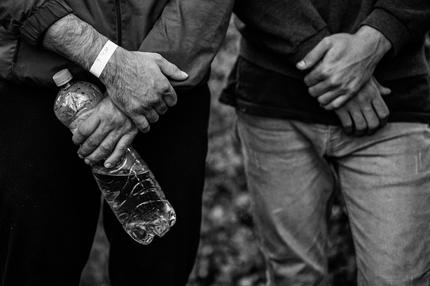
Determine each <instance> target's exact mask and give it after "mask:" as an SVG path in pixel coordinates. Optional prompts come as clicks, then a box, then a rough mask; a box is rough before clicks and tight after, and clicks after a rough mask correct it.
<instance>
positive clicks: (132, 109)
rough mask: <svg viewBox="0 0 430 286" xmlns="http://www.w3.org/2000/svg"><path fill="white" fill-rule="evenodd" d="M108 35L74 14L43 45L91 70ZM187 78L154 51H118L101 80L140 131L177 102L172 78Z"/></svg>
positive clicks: (50, 32) (54, 27)
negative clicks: (171, 81) (170, 80)
mask: <svg viewBox="0 0 430 286" xmlns="http://www.w3.org/2000/svg"><path fill="white" fill-rule="evenodd" d="M107 40H108V39H107V38H106V37H105V36H103V35H102V34H100V33H99V32H97V31H96V30H95V29H94V28H93V27H92V26H91V25H89V24H87V23H85V22H84V21H82V20H81V19H79V18H78V17H76V16H74V15H68V16H66V17H63V18H62V19H60V20H59V21H57V22H56V23H55V24H53V25H52V26H51V27H50V28H49V29H48V30H47V32H46V35H45V38H44V41H43V45H44V47H45V48H47V49H49V50H52V51H54V52H56V53H58V54H60V55H62V56H64V57H65V58H67V59H69V60H71V61H73V62H75V63H77V64H79V65H80V66H82V67H83V68H84V69H86V70H89V69H90V68H91V66H92V64H93V62H94V61H95V59H96V58H97V55H98V54H99V52H100V51H101V49H102V48H103V46H104V44H105V43H106V41H107ZM168 78H169V79H172V80H177V81H181V80H185V79H186V78H187V74H185V73H183V72H182V71H180V70H179V69H178V68H177V67H176V66H175V65H173V64H171V63H169V62H168V61H167V60H165V59H164V58H163V57H161V56H160V55H158V54H154V53H144V52H131V51H127V50H125V49H123V48H121V47H118V49H117V50H116V51H115V53H114V55H113V56H112V58H111V59H110V60H109V62H108V64H107V66H106V68H105V69H104V71H103V73H102V74H101V76H100V80H101V81H102V83H103V84H104V85H105V86H106V89H107V94H108V96H109V97H110V98H111V99H112V101H113V102H114V103H115V105H116V106H117V107H118V108H119V109H121V111H123V112H124V113H125V114H126V115H127V116H128V117H130V118H131V119H132V120H133V122H134V123H135V124H136V126H137V127H138V128H139V129H140V130H141V131H144V132H145V131H148V130H149V123H153V122H156V121H157V120H158V119H159V115H162V114H164V113H165V112H166V110H167V108H168V107H171V106H173V105H175V104H176V100H177V98H176V93H175V91H174V89H173V87H172V86H171V84H170V82H169V79H168Z"/></svg>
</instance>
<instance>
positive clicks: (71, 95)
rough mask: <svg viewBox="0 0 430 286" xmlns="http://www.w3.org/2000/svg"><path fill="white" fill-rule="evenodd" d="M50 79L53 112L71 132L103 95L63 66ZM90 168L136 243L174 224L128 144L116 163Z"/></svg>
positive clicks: (149, 175)
mask: <svg viewBox="0 0 430 286" xmlns="http://www.w3.org/2000/svg"><path fill="white" fill-rule="evenodd" d="M53 79H54V82H55V84H56V85H57V86H58V87H60V88H61V89H60V91H59V92H58V95H57V98H56V100H55V104H54V112H55V115H56V116H57V118H58V119H59V120H60V121H61V122H62V123H63V124H64V125H66V126H67V127H69V128H70V130H71V131H72V132H73V131H74V130H75V129H76V128H77V126H78V125H79V122H81V121H82V120H84V119H86V118H87V117H88V116H89V115H90V114H91V112H92V111H93V108H94V107H95V106H96V105H97V104H98V103H99V102H100V101H101V100H102V98H103V97H104V96H103V94H102V93H101V91H100V90H99V88H98V87H97V86H95V85H93V84H91V83H88V82H82V81H80V82H73V81H72V80H73V76H72V75H71V73H70V72H69V70H67V69H65V70H61V71H60V72H58V73H56V74H55V75H54V77H53ZM92 172H93V175H94V178H95V179H96V181H97V184H98V186H99V188H100V190H101V192H102V194H103V196H104V198H105V200H106V201H107V203H108V204H109V206H110V207H111V209H112V211H113V212H114V214H115V216H116V217H117V219H118V220H119V222H120V223H121V224H122V226H123V228H124V230H125V231H126V232H127V233H128V234H129V235H130V236H131V237H132V238H133V239H134V240H135V241H137V242H138V243H141V244H145V245H147V244H149V243H151V241H152V240H153V239H154V237H155V236H159V237H161V236H163V235H164V234H165V233H166V232H167V231H169V229H170V227H172V226H173V225H174V224H175V221H176V214H175V211H174V210H173V208H172V206H171V205H170V203H169V202H168V201H167V200H166V198H165V196H164V193H163V191H162V190H161V188H160V185H159V184H158V182H157V181H156V180H155V178H154V175H153V174H152V172H151V171H150V170H149V168H148V166H147V165H146V163H145V162H144V161H143V160H142V159H141V158H140V156H139V154H138V153H137V152H136V151H135V150H134V149H133V148H132V147H129V148H128V149H127V151H126V153H125V155H124V156H123V158H122V159H121V160H120V162H119V163H118V164H117V165H116V166H114V167H112V168H109V169H107V168H105V167H104V166H103V165H102V164H99V165H97V166H93V167H92Z"/></svg>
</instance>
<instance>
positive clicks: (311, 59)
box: [296, 39, 330, 70]
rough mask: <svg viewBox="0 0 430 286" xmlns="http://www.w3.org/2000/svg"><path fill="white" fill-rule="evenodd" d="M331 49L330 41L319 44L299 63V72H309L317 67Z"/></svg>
mask: <svg viewBox="0 0 430 286" xmlns="http://www.w3.org/2000/svg"><path fill="white" fill-rule="evenodd" d="M329 49H330V43H329V41H328V40H326V39H323V40H322V41H320V42H319V43H318V45H316V46H315V48H313V50H312V51H310V52H309V53H308V54H307V55H306V56H305V57H304V58H303V59H302V60H301V61H300V62H299V63H297V65H296V67H297V68H298V69H299V70H307V69H309V68H312V67H313V66H314V65H316V64H317V63H318V62H319V61H320V60H322V58H323V57H324V55H325V54H326V53H327V51H328V50H329Z"/></svg>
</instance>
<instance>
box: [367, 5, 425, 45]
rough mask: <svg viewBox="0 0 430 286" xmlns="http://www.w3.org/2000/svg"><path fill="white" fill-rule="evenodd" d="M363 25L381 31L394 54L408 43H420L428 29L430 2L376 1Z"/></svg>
mask: <svg viewBox="0 0 430 286" xmlns="http://www.w3.org/2000/svg"><path fill="white" fill-rule="evenodd" d="M373 8H374V10H373V11H372V13H370V14H369V16H368V17H367V18H366V20H365V21H364V22H363V23H362V24H363V25H369V26H372V27H374V28H375V29H377V30H379V31H381V33H383V34H384V35H385V36H386V37H387V38H388V39H389V40H390V42H391V43H392V45H393V48H392V50H393V52H394V54H396V53H398V52H400V51H401V50H402V49H403V48H404V47H406V46H407V45H408V44H409V43H410V42H413V41H422V39H423V37H424V35H425V33H426V32H427V31H428V29H429V28H430V1H428V0H414V1H404V0H378V1H376V3H375V4H374V7H373Z"/></svg>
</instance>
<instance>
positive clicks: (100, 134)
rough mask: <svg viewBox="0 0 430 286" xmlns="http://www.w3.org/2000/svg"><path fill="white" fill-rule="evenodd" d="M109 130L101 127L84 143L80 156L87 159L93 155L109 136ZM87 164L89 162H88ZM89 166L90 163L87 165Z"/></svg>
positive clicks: (79, 151) (80, 149)
mask: <svg viewBox="0 0 430 286" xmlns="http://www.w3.org/2000/svg"><path fill="white" fill-rule="evenodd" d="M109 133H110V132H108V131H107V130H105V129H104V128H103V127H102V126H99V127H98V128H97V129H96V131H94V132H93V133H92V134H91V135H90V136H89V137H88V138H87V139H86V140H85V141H84V143H82V145H81V147H80V148H79V150H78V154H79V156H80V157H87V156H88V155H90V154H91V153H93V152H94V151H95V150H96V149H97V147H98V146H99V145H100V143H101V142H103V140H104V139H105V138H106V136H107V135H108V134H109ZM86 163H87V162H86ZM87 164H88V163H87Z"/></svg>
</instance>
